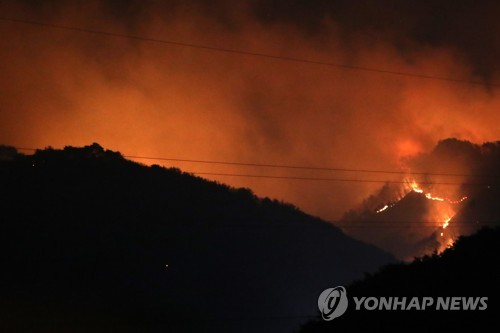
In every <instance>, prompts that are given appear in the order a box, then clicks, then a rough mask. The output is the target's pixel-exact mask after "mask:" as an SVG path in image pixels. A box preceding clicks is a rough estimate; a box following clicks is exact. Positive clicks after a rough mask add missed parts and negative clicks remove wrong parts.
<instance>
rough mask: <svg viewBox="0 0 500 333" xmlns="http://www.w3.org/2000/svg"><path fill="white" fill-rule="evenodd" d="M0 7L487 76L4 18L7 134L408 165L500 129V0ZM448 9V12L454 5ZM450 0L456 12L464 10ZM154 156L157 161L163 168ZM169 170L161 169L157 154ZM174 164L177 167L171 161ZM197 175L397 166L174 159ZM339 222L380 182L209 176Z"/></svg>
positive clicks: (136, 151)
mask: <svg viewBox="0 0 500 333" xmlns="http://www.w3.org/2000/svg"><path fill="white" fill-rule="evenodd" d="M356 3H357V4H356V5H353V4H351V2H350V1H348V2H345V1H333V2H326V1H310V2H309V3H307V4H305V3H302V2H300V1H275V2H273V3H272V4H269V2H261V1H249V2H245V3H240V4H238V5H234V4H232V2H226V1H216V2H215V3H214V2H211V4H210V5H207V4H205V3H203V2H201V1H196V2H192V3H191V4H190V5H181V4H179V3H177V2H171V3H167V4H163V3H162V4H159V3H157V2H154V1H152V2H138V1H137V2H136V1H101V2H98V1H90V2H87V1H86V2H79V3H76V4H75V3H73V4H71V5H68V4H65V2H53V3H51V5H46V4H45V5H43V4H38V3H35V2H31V1H24V2H22V1H21V2H19V1H18V2H12V1H0V12H1V13H2V15H1V16H2V17H9V18H16V19H25V20H35V21H41V22H47V23H53V24H60V25H68V26H73V27H84V28H88V29H93V30H101V31H109V32H115V33H120V34H128V35H138V36H146V37H151V38H156V39H166V40H175V41H180V42H186V43H195V44H203V45H210V46H214V47H219V48H227V49H239V50H249V51H254V52H259V53H266V54H272V55H278V56H283V57H297V58H305V59H311V60H317V61H323V62H331V63H340V64H346V65H351V66H362V67H370V68H378V69H383V70H391V71H397V72H410V73H416V74H423V75H431V76H438V77H450V78H457V79H463V80H472V81H478V82H484V83H485V84H484V85H475V84H461V83H450V82H444V81H439V80H426V79H419V78H412V77H405V76H395V75H385V74H377V73H370V72H363V71H354V70H342V69H338V68H332V67H327V66H321V65H312V64H304V63H291V62H287V61H280V60H273V59H265V58H259V57H252V56H244V55H237V54H231V53H224V52H213V51H209V50H200V49H194V48H188V47H178V46H172V45H161V44H158V43H151V42H144V41H139V40H134V39H125V38H112V37H109V36H103V35H95V34H86V33H81V32H72V31H65V30H58V29H51V28H46V27H41V26H34V25H25V24H19V23H12V22H5V21H1V22H0V50H1V51H0V143H4V144H9V145H15V146H20V147H37V148H38V147H45V146H48V145H51V146H53V147H63V146H65V145H75V146H80V145H86V144H90V143H92V142H99V143H100V144H101V145H102V146H104V147H105V148H108V149H112V150H119V151H121V152H122V153H124V154H128V155H142V156H163V157H174V158H186V159H206V160H222V161H239V162H254V163H264V164H291V165H312V166H333V167H335V166H337V167H344V168H356V169H388V170H398V169H400V168H401V167H403V166H404V164H405V163H404V161H405V158H407V157H409V156H412V155H414V154H417V153H419V152H423V151H428V150H430V149H431V148H432V147H434V146H435V144H436V143H437V141H438V140H441V139H444V138H447V137H457V138H460V139H466V140H472V141H475V142H483V141H496V140H497V139H498V138H499V137H500V127H499V126H498V124H499V123H500V113H499V112H498V109H499V107H500V98H499V97H498V88H496V87H494V86H492V85H490V84H489V83H492V82H500V77H499V75H498V71H497V70H498V68H497V66H498V64H497V63H496V61H494V59H498V58H499V56H500V46H499V45H500V43H498V38H499V37H498V36H500V34H498V33H497V32H500V22H499V21H498V19H497V16H496V15H494V13H498V12H499V9H500V8H499V5H498V4H497V3H495V2H491V3H488V2H484V3H482V4H481V5H480V6H479V5H478V6H477V8H473V9H467V7H466V6H465V5H463V4H462V2H460V1H453V2H450V1H448V2H446V1H444V2H440V4H439V5H425V4H422V5H418V4H417V2H415V4H413V3H412V4H410V2H408V4H407V5H401V4H399V3H400V1H382V2H380V3H379V5H377V6H374V5H373V4H372V5H370V3H373V2H364V1H362V2H356ZM447 3H448V5H449V6H446V4H447ZM451 4H453V6H451ZM150 162H151V163H154V161H150ZM158 163H160V162H158ZM162 164H165V163H162ZM167 165H177V166H179V167H181V168H182V169H183V170H186V171H203V172H222V173H251V174H259V173H260V174H267V175H279V176H283V175H284V176H287V175H288V176H304V177H337V178H342V177H344V178H362V179H390V178H391V177H389V176H387V175H370V174H360V173H354V174H353V173H339V172H336V173H333V172H326V171H323V172H319V171H308V172H306V171H297V170H282V169H256V168H251V167H246V168H244V167H235V166H221V165H196V164H187V163H175V164H167ZM210 178H211V179H217V180H220V181H222V182H225V183H229V184H232V185H235V186H244V187H250V188H251V189H253V190H254V191H255V192H256V193H257V194H258V195H262V196H270V197H276V198H279V199H283V200H285V201H289V202H292V203H294V204H296V205H298V206H299V207H300V208H303V209H305V210H306V211H308V212H310V213H313V214H316V215H320V216H322V217H325V218H329V219H333V218H337V217H339V216H340V215H341V214H343V213H344V212H345V211H346V210H347V209H349V208H351V207H353V206H354V205H356V204H357V203H359V202H360V201H361V200H362V199H363V198H365V197H366V196H367V195H369V194H371V193H373V192H374V191H375V190H376V189H377V188H379V187H380V184H373V183H338V182H319V181H284V180H270V179H255V178H232V177H210Z"/></svg>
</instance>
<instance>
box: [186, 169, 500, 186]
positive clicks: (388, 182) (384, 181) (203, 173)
mask: <svg viewBox="0 0 500 333" xmlns="http://www.w3.org/2000/svg"><path fill="white" fill-rule="evenodd" d="M185 172H187V173H192V174H195V175H203V176H224V177H226V176H227V177H245V178H264V179H289V180H311V181H328V182H354V183H385V184H408V182H407V181H398V180H387V179H356V178H315V177H295V176H273V175H255V174H237V173H217V172H197V171H185ZM418 184H419V185H464V186H490V185H493V184H486V183H484V184H481V183H458V182H418Z"/></svg>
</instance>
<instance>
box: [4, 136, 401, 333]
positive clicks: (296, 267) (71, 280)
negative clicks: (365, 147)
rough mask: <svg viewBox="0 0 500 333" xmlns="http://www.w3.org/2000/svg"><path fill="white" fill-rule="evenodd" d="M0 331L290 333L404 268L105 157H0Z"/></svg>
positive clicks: (328, 231)
mask: <svg viewBox="0 0 500 333" xmlns="http://www.w3.org/2000/svg"><path fill="white" fill-rule="evenodd" d="M0 183H1V189H2V191H1V198H0V211H1V216H2V218H1V226H2V232H1V235H2V254H1V256H2V266H3V267H2V268H3V269H2V272H3V273H2V275H1V278H0V286H1V287H0V290H1V296H0V313H1V314H0V318H1V320H0V323H1V325H2V326H3V330H4V331H6V332H7V331H24V332H54V331H61V332H89V331H92V332H110V331H120V332H137V331H143V332H167V331H169V332H199V331H208V332H210V331H211V332H236V331H237V332H262V331H272V332H290V331H292V330H293V329H294V328H297V327H298V324H299V323H301V322H304V321H306V320H307V319H308V318H309V317H308V316H314V315H315V313H316V304H317V297H318V295H319V294H320V293H321V291H323V290H324V289H325V288H327V287H329V286H331V285H339V284H347V283H349V282H351V281H353V280H354V279H358V278H360V277H361V276H362V275H363V274H364V273H365V272H373V271H374V270H376V269H377V268H378V267H380V266H381V265H383V264H387V263H391V262H394V261H395V259H394V257H392V256H391V255H389V254H388V253H386V252H384V251H381V250H379V249H378V248H376V247H375V246H372V245H368V244H366V243H363V242H361V241H357V240H354V239H352V238H350V237H348V236H347V235H345V234H344V233H343V232H342V231H341V230H339V229H338V228H336V227H335V226H333V225H332V224H330V223H327V222H325V221H323V220H321V219H319V218H316V217H313V216H310V215H307V214H306V213H303V212H301V211H300V210H299V209H297V208H296V207H294V206H292V205H290V204H286V203H283V202H279V201H277V200H272V199H269V198H258V197H256V196H255V195H254V194H253V193H252V192H251V191H250V190H248V189H241V188H239V189H238V188H232V187H229V186H226V185H223V184H220V183H216V182H213V181H208V180H205V179H202V178H199V177H195V176H193V175H191V174H187V173H183V172H181V171H180V170H179V169H175V168H164V167H160V166H157V165H153V166H145V165H141V164H138V163H135V162H132V161H129V160H126V159H124V158H123V157H122V155H121V154H120V153H118V152H113V151H110V150H105V149H103V148H102V147H101V146H99V145H98V144H92V145H90V146H86V147H83V148H77V147H65V148H64V149H62V150H56V149H52V148H47V149H44V150H37V151H36V152H35V153H34V154H33V155H23V154H20V153H18V152H17V151H16V149H15V148H12V147H7V146H1V147H0Z"/></svg>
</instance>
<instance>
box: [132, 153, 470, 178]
mask: <svg viewBox="0 0 500 333" xmlns="http://www.w3.org/2000/svg"><path fill="white" fill-rule="evenodd" d="M123 156H124V157H127V158H134V159H145V160H158V161H171V162H187V163H202V164H222V165H236V166H251V167H263V168H282V169H300V170H318V171H342V172H366V173H384V174H404V175H407V174H412V175H423V176H449V177H478V176H477V175H472V174H458V173H433V172H406V171H394V170H393V171H390V170H373V169H352V168H335V167H318V166H301V165H286V164H260V163H245V162H230V161H214V160H196V159H181V158H167V157H149V156H133V155H123Z"/></svg>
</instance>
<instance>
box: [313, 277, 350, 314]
mask: <svg viewBox="0 0 500 333" xmlns="http://www.w3.org/2000/svg"><path fill="white" fill-rule="evenodd" d="M347 303H348V302H347V292H346V290H345V288H344V287H342V286H338V287H335V288H328V289H326V290H324V291H323V292H322V293H321V295H319V298H318V307H319V311H321V316H322V317H323V319H324V320H326V321H330V320H332V319H334V318H337V317H340V316H342V315H343V314H344V312H345V311H346V310H347Z"/></svg>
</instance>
